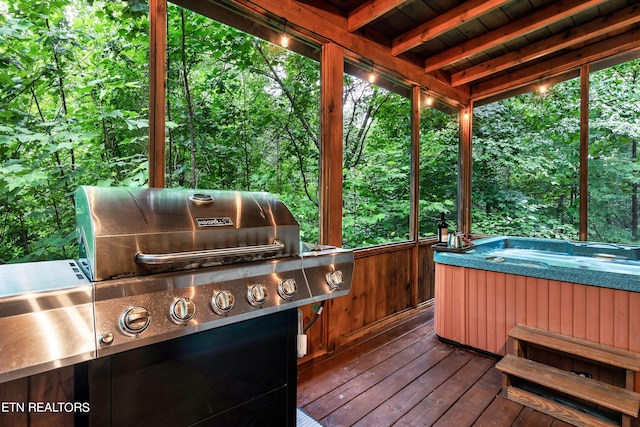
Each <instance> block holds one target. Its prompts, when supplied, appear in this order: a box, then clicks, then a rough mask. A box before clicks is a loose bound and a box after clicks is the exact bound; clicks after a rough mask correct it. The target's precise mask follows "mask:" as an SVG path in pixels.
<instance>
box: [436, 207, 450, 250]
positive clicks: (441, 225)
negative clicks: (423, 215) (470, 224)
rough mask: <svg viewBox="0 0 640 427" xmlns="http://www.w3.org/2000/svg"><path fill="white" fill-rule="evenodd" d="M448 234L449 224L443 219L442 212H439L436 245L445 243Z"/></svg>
mask: <svg viewBox="0 0 640 427" xmlns="http://www.w3.org/2000/svg"><path fill="white" fill-rule="evenodd" d="M448 234H449V224H447V221H446V220H445V219H444V212H440V221H439V222H438V243H444V244H446V243H447V237H448Z"/></svg>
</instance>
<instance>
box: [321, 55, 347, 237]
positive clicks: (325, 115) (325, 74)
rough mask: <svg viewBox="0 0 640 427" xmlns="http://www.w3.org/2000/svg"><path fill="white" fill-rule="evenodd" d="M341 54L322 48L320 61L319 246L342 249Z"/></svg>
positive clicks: (342, 64)
mask: <svg viewBox="0 0 640 427" xmlns="http://www.w3.org/2000/svg"><path fill="white" fill-rule="evenodd" d="M343 78H344V51H343V49H342V47H340V46H338V45H336V44H332V43H329V44H325V45H323V46H322V57H321V60H320V110H321V119H320V120H321V122H320V165H321V168H320V243H322V244H326V245H333V246H342V150H343V147H342V136H343V129H342V126H343V112H342V94H343Z"/></svg>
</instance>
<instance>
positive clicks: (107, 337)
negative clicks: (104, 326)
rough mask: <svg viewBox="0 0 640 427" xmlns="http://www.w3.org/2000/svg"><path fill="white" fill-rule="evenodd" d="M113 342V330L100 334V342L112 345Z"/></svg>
mask: <svg viewBox="0 0 640 427" xmlns="http://www.w3.org/2000/svg"><path fill="white" fill-rule="evenodd" d="M112 342H113V334H112V333H111V332H105V333H104V334H102V335H100V344H102V345H110V344H111V343H112Z"/></svg>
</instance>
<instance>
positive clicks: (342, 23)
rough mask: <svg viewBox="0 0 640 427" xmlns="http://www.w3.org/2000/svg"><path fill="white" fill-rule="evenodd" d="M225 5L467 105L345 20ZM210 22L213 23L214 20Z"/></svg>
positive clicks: (279, 5) (296, 10)
mask: <svg viewBox="0 0 640 427" xmlns="http://www.w3.org/2000/svg"><path fill="white" fill-rule="evenodd" d="M194 1H195V0H176V1H175V3H176V4H185V3H190V2H194ZM474 1H475V0H474ZM485 1H486V0H485ZM196 3H204V4H205V6H203V8H202V9H206V8H207V6H206V5H207V4H208V3H210V2H197V1H196ZM225 3H226V4H229V5H233V6H234V7H237V8H238V9H241V10H244V11H245V12H246V15H247V16H255V15H266V14H267V12H266V11H269V14H273V15H275V16H278V17H281V18H285V19H286V20H287V22H288V23H290V25H291V27H292V28H294V27H296V28H302V29H306V31H305V32H304V33H305V34H304V36H306V37H308V38H309V39H311V40H312V41H313V42H315V43H321V44H322V43H326V42H327V40H332V41H333V42H334V43H336V44H338V45H340V46H342V47H343V48H344V49H345V50H346V51H349V52H351V53H353V54H356V55H360V56H361V57H363V58H366V59H368V60H371V61H373V62H374V63H375V64H377V65H378V64H380V65H379V66H378V68H382V64H384V68H386V69H388V70H402V73H399V75H402V76H403V77H404V78H405V83H408V84H410V85H413V84H417V85H419V86H423V87H428V88H429V89H430V90H432V91H433V92H435V93H437V94H439V95H440V96H441V97H442V98H443V99H444V100H446V101H447V103H449V104H450V105H453V106H461V105H466V104H467V103H468V101H469V91H468V89H467V88H452V87H451V85H449V84H448V82H443V81H442V80H441V79H438V78H436V77H435V76H434V75H432V74H425V73H424V72H423V69H422V66H421V65H417V64H415V63H413V62H410V61H407V60H405V59H403V58H397V57H394V56H393V55H391V54H390V51H389V48H388V47H386V46H382V45H380V44H377V43H371V42H369V41H368V40H367V39H365V38H364V37H363V36H361V35H359V34H356V33H350V32H348V31H347V18H346V17H338V16H335V15H331V19H329V18H328V17H327V15H325V14H321V13H320V12H319V11H318V10H317V9H316V8H314V7H312V6H308V5H305V4H303V3H298V2H295V1H291V2H290V1H285V2H283V1H275V0H253V1H251V2H246V1H244V0H226V1H225ZM208 16H209V15H208ZM212 18H214V19H215V17H213V16H212Z"/></svg>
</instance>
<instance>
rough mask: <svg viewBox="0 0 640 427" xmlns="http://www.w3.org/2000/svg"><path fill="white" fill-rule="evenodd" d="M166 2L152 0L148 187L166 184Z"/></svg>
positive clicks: (150, 13)
mask: <svg viewBox="0 0 640 427" xmlns="http://www.w3.org/2000/svg"><path fill="white" fill-rule="evenodd" d="M166 53H167V1H166V0H149V144H148V149H149V187H159V188H162V187H164V164H165V141H164V139H165V114H166V105H165V104H166V93H165V75H166V56H167V55H166Z"/></svg>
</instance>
